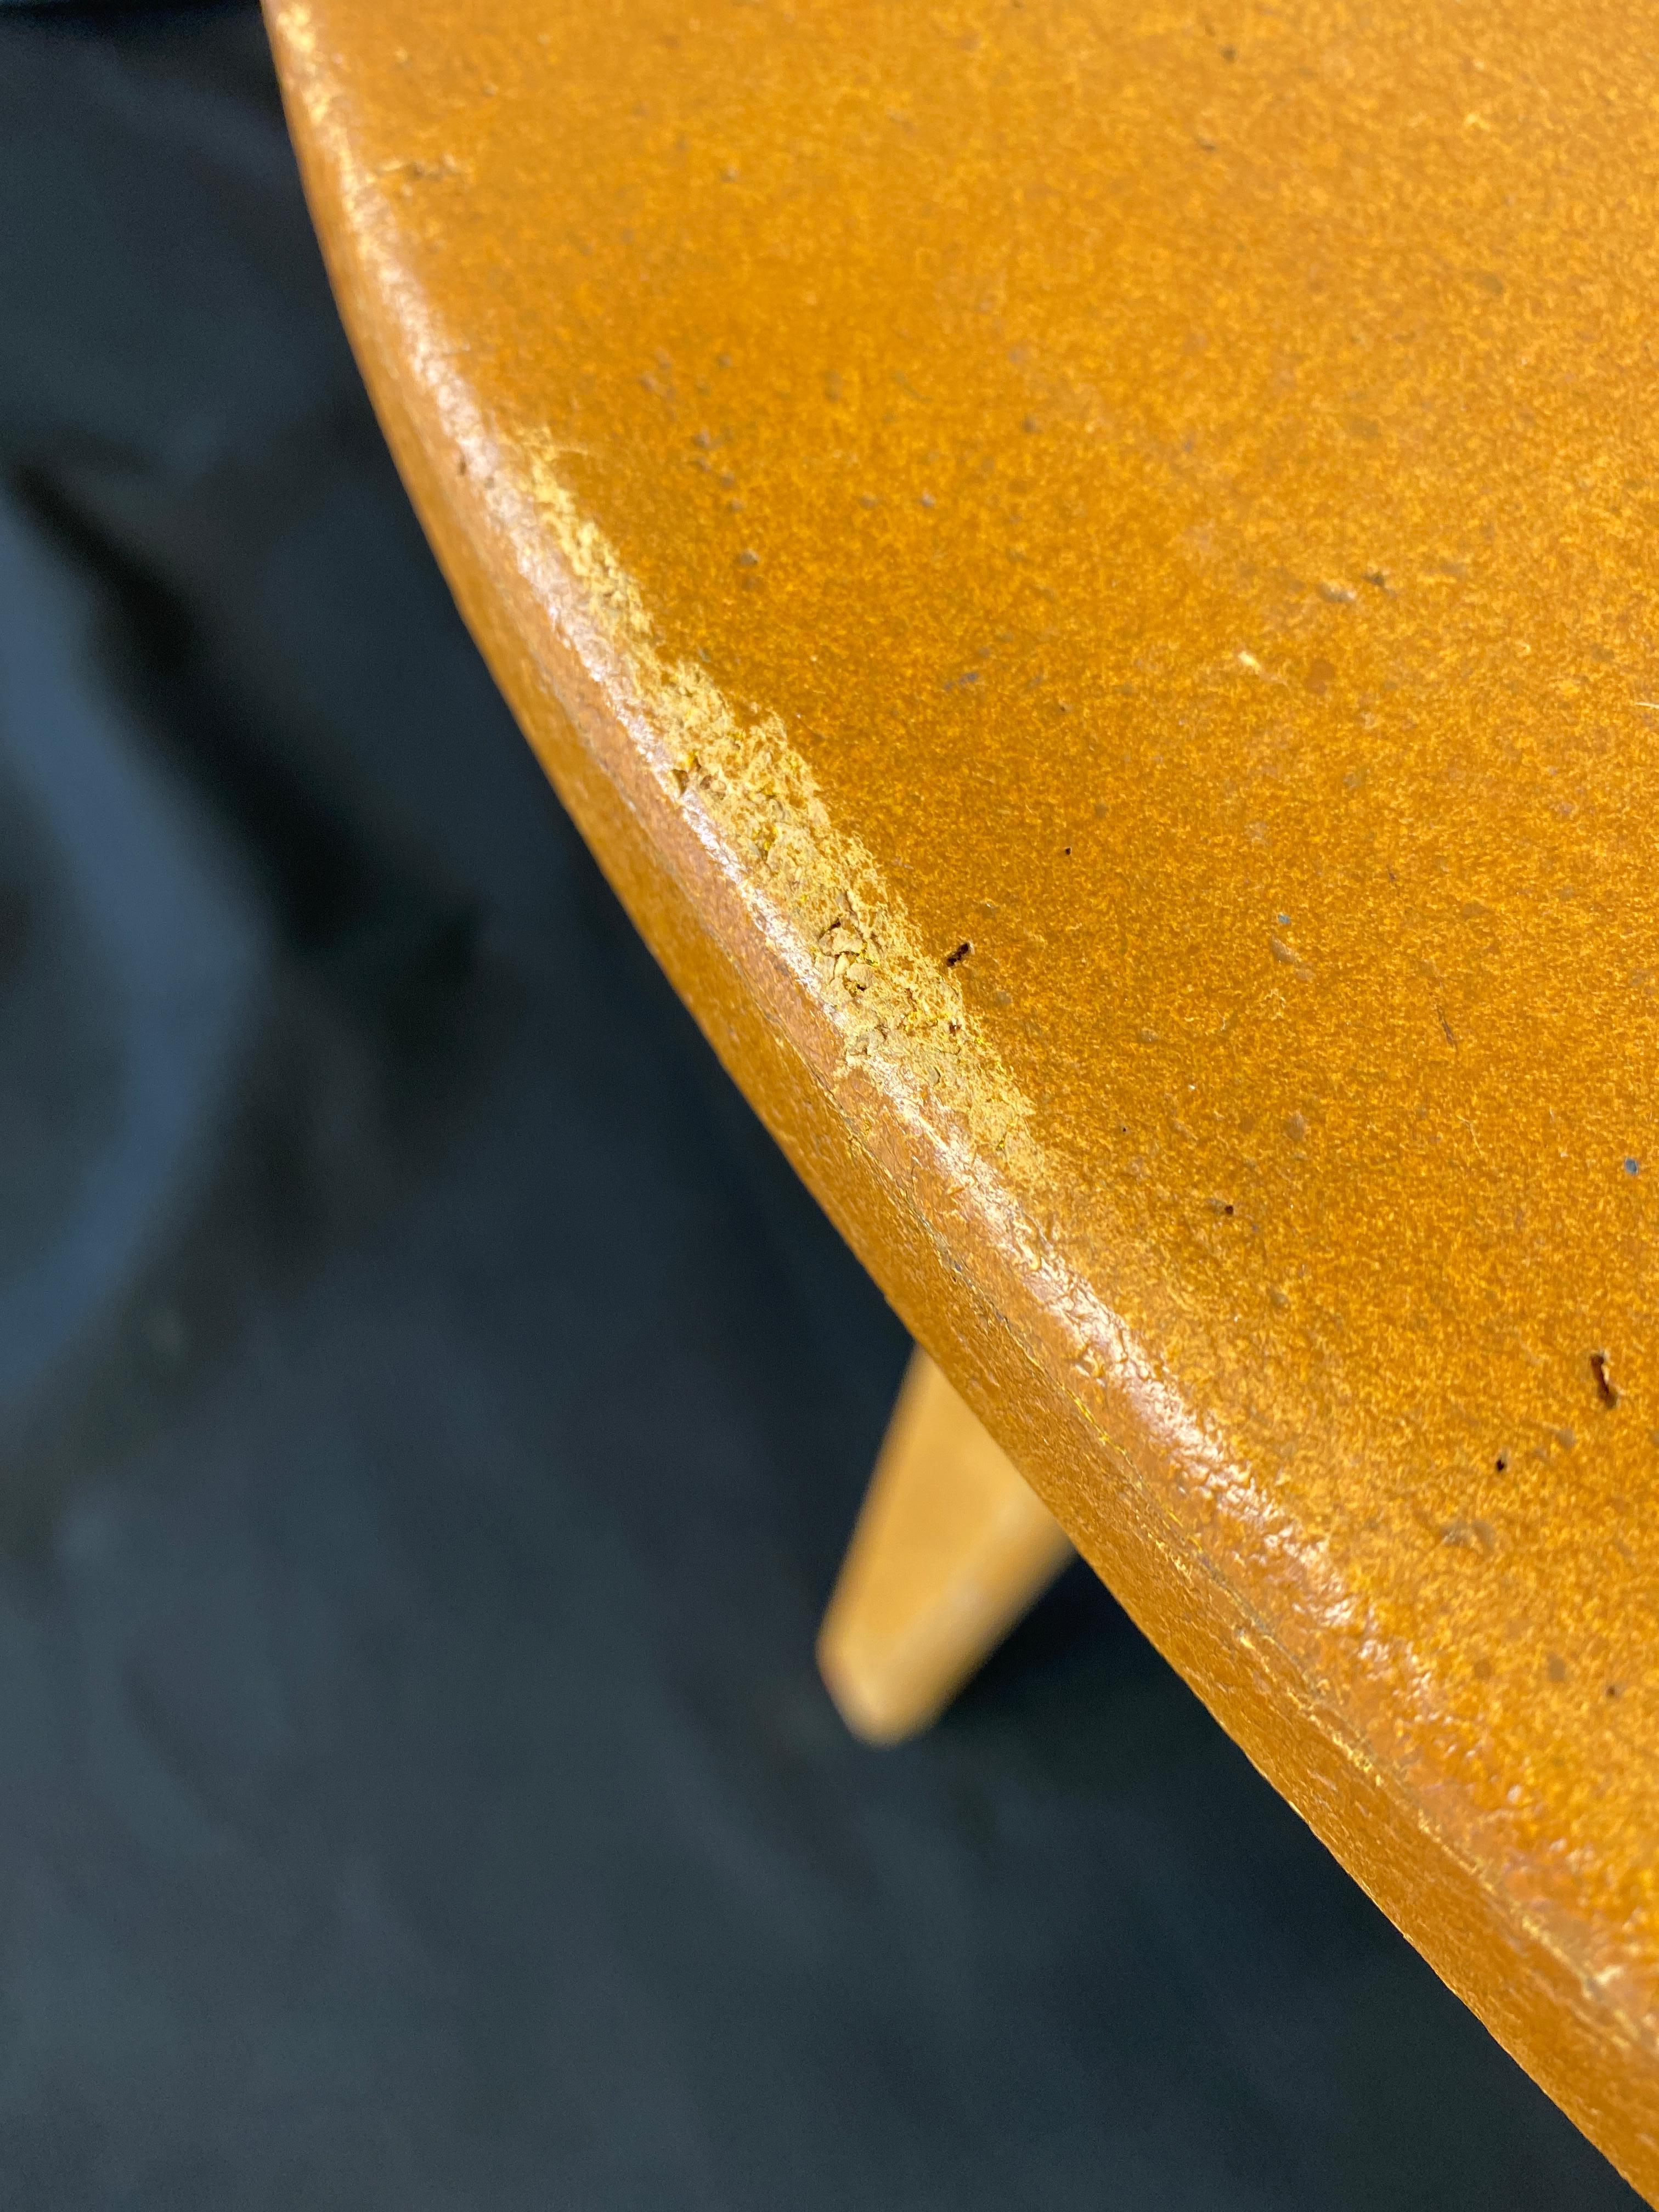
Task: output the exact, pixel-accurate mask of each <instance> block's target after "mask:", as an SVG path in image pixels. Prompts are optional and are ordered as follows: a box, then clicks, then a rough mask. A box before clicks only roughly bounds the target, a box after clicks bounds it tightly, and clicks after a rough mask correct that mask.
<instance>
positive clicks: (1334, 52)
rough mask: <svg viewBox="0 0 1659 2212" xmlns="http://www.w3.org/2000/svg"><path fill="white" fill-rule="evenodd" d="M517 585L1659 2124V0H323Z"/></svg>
mask: <svg viewBox="0 0 1659 2212" xmlns="http://www.w3.org/2000/svg"><path fill="white" fill-rule="evenodd" d="M270 22H271V29H272V33H273V37H274V42H275V46H276V54H277V58H278V62H279V64H280V67H281V70H282V73H283V79H284V82H285V86H286V90H287V94H288V99H289V110H290V116H291V120H292V124H293V127H294V131H295V136H296V138H297V140H298V143H299V148H300V152H301V159H302V161H303V164H304V167H305V172H306V176H307V184H308V188H309V191H310V193H311V196H312V202H313V209H314V211H315V215H316V217H317V221H318V224H319V228H320V231H321V233H322V236H323V239H324V242H325V248H326V251H327V252H328V255H329V258H330V263H331V269H332V272H333V276H334V279H335V283H336V285H337V290H338V293H339V295H340V298H341V301H342V303H343V307H344V310H345V313H346V316H347V319H348V321H349V325H350V328H351V331H352V333H353V337H354V339H355V341H356V346H357V348H358V351H359V354H360V357H361V359H362V364H363V368H364V369H365V372H366V374H367V375H368V381H369V384H370V386H371V388H372V390H373V392H374V397H375V399H376V402H377V404H378V405H379V408H380V413H381V416H382V420H383V421H384V422H385V424H386V429H387V432H388V434H389V435H390V437H391V440H392V445H393V447H394V448H395V450H396V453H397V454H398V459H399V462H400V464H401V465H402V467H403V469H404V474H405V477H406V478H407V480H408V482H409V484H410V488H411V490H412V491H413V494H414V495H415V498H416V502H417V504H418V506H419V508H420V511H421V513H422V517H423V519H424V521H425V523H426V526H427V528H428V531H429V532H430V534H431V536H432V538H433V541H434V543H435V545H436V547H437V550H438V552H439V555H440V556H441V559H442V561H443V562H444V563H445V566H446V568H447V574H448V575H449V577H450V580H451V581H452V583H453V586H454V588H455V591H456V592H457V594H458V596H459V600H460V603H461V605H462V606H463V608H464V610H465V613H466V615H467V617H468V619H469V621H470V622H471V625H472V627H473V629H474V631H475V633H476V635H477V636H478V638H479V640H480V641H481V642H482V644H483V647H484V649H485V651H486V652H487V653H488V654H489V659H490V661H491V664H492V665H493V667H494V668H495V671H496V674H497V676H498V677H499V678H500V680H501V684H502V685H503V687H504V688H505V690H506V691H507V696H508V697H509V698H510V700H511V701H512V702H513V706H514V708H516V710H517V712H518V714H519V716H520V720H521V722H522V724H523V726H524V727H525V729H526V732H527V733H528V735H529V737H530V738H531V739H532V743H533V744H535V745H536V747H537V749H538V751H539V753H540V755H541V757H542V758H543V760H544V762H545V763H546V765H547V768H548V770H549V773H550V775H551V776H552V777H553V780H554V781H555V782H556V785H557V787H558V788H559V790H560V792H561V793H562V794H563V796H564V798H565V799H566V801H567V802H568V805H569V806H570V807H571V809H572V811H574V815H575V817H576V818H577V820H578V821H579V822H580V824H581V826H582V828H583V829H584V831H585V832H586V836H588V838H589V840H590V841H591V842H592V846H593V848H594V849H595V851H596V852H597V853H598V854H599V858H600V860H602V862H603V864H604V866H605V868H606V870H607V871H608V872H609V873H610V875H611V878H612V880H613V882H614V883H615V884H617V888H618V890H620V892H621V894H622V896H623V898H624V899H625V900H626V902H628V905H629V908H630V910H631V912H632V913H633V914H634V915H635V918H636V920H637V921H638V922H639V924H640V927H641V929H642V930H643V931H644V933H645V934H646V935H647V938H648V939H649V940H650V942H651V944H652V945H653V947H654V948H655V950H656V951H657V953H658V954H659V957H660V958H661V959H662V961H663V962H664V963H665V966H666V968H667V969H668V971H669V973H670V975H671V976H672V978H673V979H674V981H675V983H676V984H677V985H678V987H679V989H680V990H681V992H682V993H683V994H684V997H685V998H686V1000H688V1001H689V1003H690V1006H692V1008H693V1009H694V1010H695V1012H696V1014H697V1016H698V1018H699V1019H700V1020H701V1021H702V1024H703V1025H704V1026H705V1028H706V1029H707V1030H708V1034H709V1036H711V1037H712V1038H713V1039H714V1042H715V1044H716V1045H717V1047H718V1048H719V1049H720V1052H721V1054H723V1055H724V1057H725V1059H726V1063H727V1065H728V1066H730V1067H731V1069H732V1073H734V1075H735V1076H736V1077H737V1079H738V1081H739V1082H740V1083H741V1084H742V1085H743V1087H744V1090H745V1091H746V1092H747V1093H748V1095H749V1097H750V1099H751V1100H752V1101H753V1102H754V1103H755V1104H756V1106H757V1108H758V1109H760V1111H761V1112H762V1114H763V1115H764V1116H765V1118H766V1120H767V1121H768V1122H769V1125H770V1126H771V1127H772V1128H773V1130H774V1131H775V1133H776V1134H777V1135H778V1137H779V1138H780V1139H781V1141H782V1143H783V1144H784V1146H786V1147H787V1150H788V1152H789V1153H790V1156H791V1157H792V1158H793V1160H794V1161H795V1163H796V1164H797V1165H798V1166H799V1169H800V1170H801V1172H802V1173H803V1175H804V1176H805V1177H806V1179H807V1180H808V1182H810V1183H811V1186H812V1188H814V1190H816V1191H817V1194H819V1196H820V1197H821V1199H822V1200H823V1203H824V1204H825V1206H827V1207H828V1208H829V1211H830V1212H831V1213H832V1214H833V1215H834V1217H835V1218H836V1221H837V1222H838V1223H839V1224H840V1225H842V1229H843V1230H844V1231H845V1232H846V1234H847V1235H848V1237H849V1238H850V1239H851V1241H852V1243H853V1244H854V1246H855V1247H856V1249H857V1250H858V1251H859V1252H860V1255H862V1256H863V1258H864V1259H865V1261H866V1262H867V1264H868V1265H869V1267H871V1269H872V1272H873V1273H875V1275H876V1276H877V1278H878V1279H879V1281H880V1282H881V1284H882V1285H883V1286H884V1288H885V1290H886V1291H887V1292H888V1293H889V1295H890V1297H892V1299H893V1301H894V1302H895V1304H896V1306H897V1307H898V1309H899V1310H900V1312H901V1313H902V1315H903V1316H904V1318H905V1320H906V1321H907V1322H908V1323H909V1325H910V1326H911V1327H912V1328H913V1329H914V1330H915V1333H916V1334H917V1335H918V1337H919V1338H920V1339H921V1341H922V1342H923V1343H924V1344H925V1345H926V1346H927V1347H928V1348H929V1350H930V1351H931V1352H933V1354H934V1356H935V1357H936V1358H937V1359H938V1360H939V1362H940V1364H942V1365H943V1366H944V1368H945V1370H946V1372H947V1373H948V1375H949V1376H951V1379H952V1380H953V1381H954V1382H955V1383H957V1385H958V1386H959V1388H960V1389H962V1390H963V1393H964V1394H965V1395H966V1396H967V1397H968V1398H969V1401H971V1403H972V1404H973V1406H974V1407H975V1409H976V1410H977V1411H978V1412H979V1413H980V1414H981V1416H982V1418H983V1419H984V1420H985V1421H986V1423H987V1425H988V1426H989V1427H990V1428H991V1429H992V1430H993V1431H994V1433H995V1434H996V1436H997V1437H998V1438H999V1439H1000V1441H1001V1442H1002V1443H1004V1444H1005V1445H1006V1447H1007V1448H1008V1449H1009V1450H1010V1451H1011V1452H1012V1454H1013V1455H1014V1457H1015V1458H1016V1460H1017V1461H1018V1463H1019V1465H1020V1467H1021V1468H1022V1469H1023V1470H1024V1473H1025V1474H1026V1475H1027V1476H1028V1477H1029V1479H1030V1482H1031V1483H1032V1485H1033V1486H1035V1487H1036V1490H1037V1491H1038V1492H1040V1494H1041V1495H1042V1498H1044V1499H1045V1500H1047V1501H1048V1504H1050V1505H1051V1506H1052V1508H1053V1510H1054V1512H1055V1514H1056V1515H1057V1516H1059V1517H1060V1521H1061V1522H1063V1524H1064V1526H1065V1528H1066V1529H1067V1531H1068V1532H1070V1533H1071V1534H1072V1535H1073V1536H1074V1538H1075V1539H1076V1541H1077V1542H1078V1543H1079V1546H1080V1547H1081V1548H1082V1549H1083V1551H1084V1552H1085V1553H1086V1554H1087V1556H1088V1557H1089V1558H1090V1559H1091V1560H1092V1561H1093V1562H1094V1563H1095V1565H1097V1567H1098V1569H1099V1571H1100V1572H1101V1573H1102V1574H1103V1576H1104V1577H1105V1579H1106V1580H1107V1581H1108V1582H1109V1583H1110V1585H1111V1587H1112V1589H1114V1590H1115V1592H1116V1593H1117V1594H1118V1595H1119V1596H1120V1597H1121V1599H1122V1601H1124V1603H1125V1604H1126V1605H1127V1607H1129V1609H1130V1610H1131V1612H1132V1613H1133V1614H1134V1616H1135V1618H1136V1619H1137V1620H1139V1621H1140V1623H1141V1624H1142V1625H1143V1626H1145V1627H1146V1630H1147V1631H1148V1632H1149V1633H1150V1634H1151V1635H1152V1638H1154V1639H1155V1640H1156V1642H1157V1643H1158V1645H1159V1646H1160V1648H1161V1649H1162V1650H1164V1652H1165V1653H1167V1654H1168V1656H1170V1658H1171V1659H1172V1660H1173V1661H1174V1662H1175V1663H1176V1665H1177V1666H1178V1667H1179V1668H1181V1670H1182V1673H1183V1674H1185V1675H1186V1676H1187V1678H1188V1680H1190V1681H1191V1682H1192V1683H1193V1684H1194V1686H1195V1688H1196V1689H1197V1690H1198V1691H1199V1692H1200V1695H1201V1696H1202V1697H1203V1698H1204V1699H1205V1700H1206V1703H1207V1704H1208V1705H1210V1706H1211V1707H1212V1710H1213V1711H1214V1712H1215V1713H1216V1714H1217V1715H1218V1717H1219V1718H1220V1719H1221V1721H1222V1722H1223V1723H1225V1726H1226V1727H1227V1728H1228V1729H1230V1730H1231V1732H1232V1734H1233V1735H1235V1736H1236V1737H1237V1740H1238V1741H1239V1742H1240V1743H1242V1744H1243V1747H1245V1749H1246V1750H1247V1751H1248V1752H1249V1755H1250V1756H1251V1758H1252V1759H1255V1761H1256V1763H1257V1764H1258V1765H1260V1766H1261V1768H1262V1770H1263V1771H1265V1772H1266V1773H1267V1775H1268V1776H1269V1777H1271V1778H1272V1779H1273V1782H1274V1783H1275V1784H1277V1785H1278V1787H1279V1789H1280V1790H1283V1791H1284V1792H1285V1795H1286V1796H1288V1797H1289V1798H1290V1799H1291V1801H1292V1802H1294V1803H1295V1804H1296V1805H1297V1807H1299V1808H1300V1809H1301V1810H1302V1812H1303V1813H1304V1814H1305V1815H1306V1816H1307V1818H1308V1819H1309V1820H1310V1821H1311V1823H1312V1824H1313V1826H1314V1827H1315V1828H1316V1830H1317V1831H1318V1832H1319V1834H1320V1835H1322V1837H1323V1838H1325V1839H1326V1840H1327V1842H1328V1844H1330V1846H1331V1848H1332V1849H1333V1850H1334V1851H1335V1852H1336V1853H1337V1855H1338V1856H1339V1857H1340V1859H1341V1860H1342V1861H1343V1863H1344V1864H1345V1865H1346V1866H1347V1867H1349V1868H1350V1869H1352V1871H1353V1873H1354V1874H1355V1875H1357V1876H1358V1879H1359V1880H1360V1881H1362V1882H1363V1883H1364V1886H1365V1887H1366V1888H1367V1889H1368V1890H1369V1891H1370V1893H1371V1894H1372V1896H1374V1897H1375V1898H1376V1899H1377V1900H1378V1902H1379V1903H1380V1904H1381V1905H1383V1907H1384V1908H1385V1910H1386V1911H1388V1912H1389V1914H1390V1915H1391V1916H1392V1917H1394V1919H1395V1920H1396V1921H1397V1922H1398V1923H1399V1924H1400V1925H1401V1927H1402V1928H1403V1929H1405V1930H1406V1931H1407V1934H1408V1935H1409V1936H1411V1937H1412V1939H1413V1942H1416V1943H1417V1944H1418V1945H1419V1948H1421V1949H1422V1950H1423V1951H1424V1953H1425V1954H1426V1955H1427V1957H1428V1958H1429V1959H1430V1960H1431V1961H1432V1963H1433V1964H1434V1966H1436V1967H1437V1969H1438V1970H1439V1971H1440V1972H1441V1973H1442V1974H1443V1975H1444V1976H1445V1977H1446V1978H1447V1979H1448V1980H1449V1982H1450V1983H1451V1984H1452V1985H1453V1986H1454V1987H1455V1989H1456V1990H1459V1991H1460V1992H1461V1993H1462V1995H1463V1996H1465V1997H1466V1998H1467V1999H1468V2002H1470V2003H1471V2004H1472V2005H1473V2006H1474V2008H1476V2010H1477V2011H1478V2012H1479V2013H1480V2015H1481V2017H1482V2018H1483V2019H1485V2020H1486V2021H1487V2022H1488V2023H1489V2025H1490V2026H1491V2027H1492V2029H1493V2031H1494V2032H1495V2033H1497V2034H1498V2036H1499V2037H1500V2038H1501V2039H1503V2041H1504V2043H1505V2044H1506V2045H1508V2047H1509V2048H1510V2050H1511V2051H1513V2052H1514V2053H1515V2054H1516V2057H1518V2058H1519V2059H1520V2060H1521V2062H1522V2064H1523V2065H1525V2066H1526V2067H1527V2068H1528V2069H1529V2070H1530V2071H1531V2072H1532V2073H1533V2074H1534V2075H1536V2077H1537V2078H1538V2080H1539V2081H1541V2082H1542V2083H1543V2084H1544V2085H1545V2087H1547V2088H1548V2089H1549V2090H1550V2091H1551V2093H1553V2095H1554V2096H1555V2097H1557V2098H1558V2099H1559V2100H1560V2102H1561V2103H1562V2104H1563V2105H1564V2106H1565V2107H1566V2109H1567V2110H1568V2111H1569V2112H1571V2114H1572V2115H1573V2117H1574V2118H1576V2119H1577V2121H1578V2122H1579V2124H1581V2125H1582V2126H1583V2128H1584V2129H1585V2130H1587V2131H1588V2132H1589V2134H1590V2135H1591V2136H1593V2137H1594V2138H1595V2141H1596V2142H1599V2143H1600V2144H1601V2146H1602V2147H1603V2148H1605V2149H1606V2150H1607V2152H1608V2154H1610V2155H1611V2156H1612V2157H1613V2159H1614V2160H1616V2161H1617V2162H1618V2164H1619V2165H1620V2166H1621V2167H1622V2168H1623V2170H1624V2172H1626V2174H1627V2175H1628V2176H1629V2177H1630V2178H1631V2179H1632V2180H1633V2181H1634V2182H1635V2183H1636V2185H1638V2188H1640V2189H1642V2190H1644V2191H1646V2192H1648V2193H1649V2194H1650V2196H1655V2197H1659V1867H1656V1850H1659V1516H1656V1513H1655V1510H1654V1503H1653V1501H1654V1493H1655V1482H1656V1474H1659V1328H1656V1318H1659V1316H1656V1308H1659V1279H1656V1274H1655V1268H1654V1255H1655V1249H1656V1228H1659V1127H1656V1073H1659V636H1656V628H1655V616H1656V601H1659V556H1656V550H1655V548H1656V529H1659V441H1656V432H1655V428H1654V423H1655V407H1656V400H1659V379H1656V336H1655V333H1656V330H1659V321H1656V315H1659V50H1656V45H1655V40H1654V39H1653V37H1652V33H1653V22H1652V19H1651V15H1650V12H1649V10H1648V9H1645V8H1644V7H1642V6H1640V5H1638V4H1636V0H1628V4H1626V0H1577V4H1575V5H1573V6H1572V7H1571V8H1568V9H1545V10H1537V9H1523V8H1522V6H1520V5H1519V3H1518V0H1468V4H1466V5H1463V6H1461V7H1456V8H1449V7H1447V6H1446V5H1445V4H1444V0H1402V4H1401V5H1400V6H1399V7H1397V8H1395V9H1381V10H1374V11H1373V10H1364V9H1356V8H1353V7H1351V6H1346V5H1343V4H1340V3H1339V0H1305V3H1304V0H1294V4H1292V5H1291V6H1289V7H1288V8H1277V9H1267V8H1258V7H1252V6H1249V5H1245V4H1239V0H1218V4H1217V5H1216V6H1214V7H1213V8H1212V9H1209V10H1208V11H1207V12H1202V11H1197V12H1193V11H1188V9H1186V8H1184V7H1176V8H1170V9H1164V8H1158V7H1141V6H1133V7H1132V6H1123V7H1115V6H1101V7H1097V8H1094V9H1079V8H1077V7H1075V6H1070V5H1065V4H1060V0H1056V4H1054V5H1042V4H1038V0H1026V3H1025V4H1024V5H1022V4H1020V3H1019V0H961V4H956V0H952V3H951V4H947V5H945V6H941V7H937V8H936V7H931V6H929V7H920V6H918V7H902V6H893V5H876V4H870V0H823V4H817V0H761V4H755V5H742V4H738V3H737V0H695V4H692V5H687V4H684V0H611V3H610V4H607V5H600V4H598V0H593V3H592V4H585V5H566V6H563V7H560V8H554V7H550V6H548V5H546V4H545V3H544V0H465V4H461V0H377V4H376V5H375V6H374V8H372V9H366V8H364V7H363V6H362V5H361V4H360V0H271V5H270Z"/></svg>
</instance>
